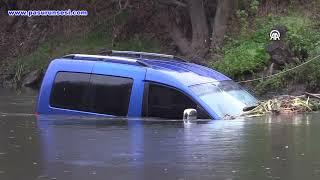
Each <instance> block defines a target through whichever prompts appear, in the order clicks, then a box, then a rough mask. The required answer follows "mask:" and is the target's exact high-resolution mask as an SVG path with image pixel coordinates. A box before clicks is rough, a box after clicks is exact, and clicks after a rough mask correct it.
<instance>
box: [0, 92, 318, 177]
mask: <svg viewBox="0 0 320 180" xmlns="http://www.w3.org/2000/svg"><path fill="white" fill-rule="evenodd" d="M36 99H37V92H34V91H32V90H22V91H20V92H18V91H15V90H11V89H0V180H60V179H61V180H73V179H74V180H106V179H119V180H126V179H130V180H131V179H137V180H140V179H147V180H149V179H153V180H155V179H159V180H164V179H176V180H188V179H191V180H193V179H201V180H202V179H218V180H219V179H222V180H234V179H245V180H249V179H252V180H263V179H285V180H292V179H297V180H301V179H304V180H308V179H317V180H318V179H320V114H319V113H312V114H305V115H282V116H277V117H276V116H265V117H259V118H250V119H249V118H248V119H238V120H229V121H222V120H220V121H211V122H198V123H194V124H188V125H185V124H183V123H182V122H177V121H170V122H156V121H148V120H143V121H139V120H108V119H92V118H90V119H87V118H83V117H78V118H77V117H42V116H39V117H36V116H35V115H34V108H35V103H36Z"/></svg>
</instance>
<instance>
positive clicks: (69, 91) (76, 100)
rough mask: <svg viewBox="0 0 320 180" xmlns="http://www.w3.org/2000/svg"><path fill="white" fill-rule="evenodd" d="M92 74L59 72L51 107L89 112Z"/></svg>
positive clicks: (52, 94) (55, 81)
mask: <svg viewBox="0 0 320 180" xmlns="http://www.w3.org/2000/svg"><path fill="white" fill-rule="evenodd" d="M89 81H90V74H84V73H71V72H59V73H58V74H57V75H56V78H55V80H54V85H53V89H52V93H51V98H50V105H51V106H53V107H57V108H64V109H72V110H80V111H87V110H88V105H87V104H88V102H87V100H88V99H87V98H88V93H89Z"/></svg>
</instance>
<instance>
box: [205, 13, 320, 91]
mask: <svg viewBox="0 0 320 180" xmlns="http://www.w3.org/2000/svg"><path fill="white" fill-rule="evenodd" d="M316 23H317V22H316V21H313V20H312V19H310V18H309V17H306V16H299V15H288V16H269V17H265V18H261V19H257V20H256V28H255V30H254V31H249V30H247V31H246V33H241V35H240V37H238V38H237V39H234V40H231V41H229V42H228V43H227V44H226V45H225V46H224V47H223V48H222V49H221V53H222V54H223V58H221V59H220V60H218V61H216V62H213V63H212V64H211V66H212V67H213V68H215V69H217V70H218V71H220V72H223V73H225V74H227V75H228V76H230V77H232V78H237V79H244V75H245V74H255V73H256V72H259V71H262V70H263V69H264V68H265V67H266V66H268V65H269V64H270V62H269V61H270V57H269V55H268V53H267V52H266V46H267V45H268V44H269V43H270V40H269V38H270V37H269V33H270V31H271V30H272V28H274V27H275V26H277V25H283V26H286V27H287V28H288V32H287V39H288V40H289V41H290V42H292V43H293V45H294V50H297V51H300V50H301V49H306V50H307V51H308V54H309V57H313V56H315V55H317V54H320V28H319V24H316ZM318 23H319V22H318ZM317 26H318V27H317ZM317 28H318V29H317ZM295 65H296V64H293V65H290V66H288V67H286V68H285V69H288V68H290V67H292V66H295ZM288 80H291V81H294V82H299V81H302V82H303V83H306V86H307V88H310V89H316V88H319V87H320V60H318V61H315V62H313V63H311V64H309V65H307V66H305V67H303V68H300V69H298V70H297V71H294V72H292V73H289V74H286V75H282V76H279V77H276V78H272V79H268V80H264V81H261V82H258V83H255V84H254V86H255V88H254V90H255V91H257V92H258V94H263V93H265V92H267V91H269V90H273V91H274V90H277V89H280V88H283V87H284V86H286V85H287V84H286V83H287V81H288Z"/></svg>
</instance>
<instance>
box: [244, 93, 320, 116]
mask: <svg viewBox="0 0 320 180" xmlns="http://www.w3.org/2000/svg"><path fill="white" fill-rule="evenodd" d="M319 110H320V95H319V94H310V93H305V94H304V95H302V96H289V95H285V96H280V97H277V98H274V99H270V100H267V101H262V102H260V103H259V105H258V106H257V107H255V108H254V109H252V110H250V111H247V112H245V113H243V114H242V115H243V116H260V115H264V114H266V113H273V114H280V113H303V112H312V111H319Z"/></svg>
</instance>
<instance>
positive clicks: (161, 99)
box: [37, 51, 258, 120]
mask: <svg viewBox="0 0 320 180" xmlns="http://www.w3.org/2000/svg"><path fill="white" fill-rule="evenodd" d="M257 103H258V101H257V99H256V98H254V97H253V96H252V95H251V94H250V93H248V92H247V91H246V90H244V89H243V88H242V87H241V86H240V85H238V84H237V83H235V82H234V81H232V80H231V79H230V78H228V77H226V76H225V75H223V74H221V73H219V72H217V71H214V70H212V69H210V68H207V67H204V66H201V65H197V64H194V63H189V62H186V61H185V60H183V59H181V58H178V57H175V56H171V55H165V54H155V53H143V52H130V51H110V52H108V53H107V55H85V54H71V55H67V56H64V57H62V58H59V59H55V60H53V61H52V62H51V63H50V65H49V67H48V69H47V72H46V74H45V77H44V79H43V82H42V85H41V89H40V94H39V99H38V105H37V113H38V114H40V115H79V116H83V115H85V116H86V115H95V116H103V117H149V118H161V119H182V117H183V113H184V111H185V110H186V109H192V110H193V111H196V112H197V118H198V119H214V120H215V119H223V118H225V117H226V116H237V115H240V114H241V113H243V112H244V111H245V110H246V109H247V108H250V107H255V106H256V105H257Z"/></svg>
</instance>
